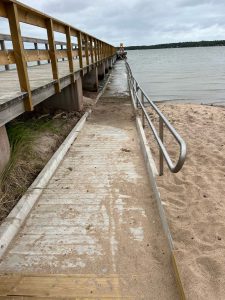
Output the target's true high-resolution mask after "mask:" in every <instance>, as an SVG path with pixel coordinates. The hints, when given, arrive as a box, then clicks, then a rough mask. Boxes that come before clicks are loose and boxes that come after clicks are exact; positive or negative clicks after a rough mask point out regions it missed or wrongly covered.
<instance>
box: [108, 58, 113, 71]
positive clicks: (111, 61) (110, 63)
mask: <svg viewBox="0 0 225 300" xmlns="http://www.w3.org/2000/svg"><path fill="white" fill-rule="evenodd" d="M112 67H113V59H112V58H109V69H112Z"/></svg>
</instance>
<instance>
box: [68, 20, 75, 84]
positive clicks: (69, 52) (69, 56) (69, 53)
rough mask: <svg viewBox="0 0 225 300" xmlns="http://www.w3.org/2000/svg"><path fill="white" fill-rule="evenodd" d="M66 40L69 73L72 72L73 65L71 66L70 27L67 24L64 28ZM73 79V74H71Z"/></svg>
mask: <svg viewBox="0 0 225 300" xmlns="http://www.w3.org/2000/svg"><path fill="white" fill-rule="evenodd" d="M66 41H67V53H68V61H69V68H70V73H72V74H73V73H74V67H73V48H72V43H71V32H70V27H69V26H68V27H67V28H66ZM72 78H73V81H74V76H72Z"/></svg>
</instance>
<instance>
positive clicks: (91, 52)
mask: <svg viewBox="0 0 225 300" xmlns="http://www.w3.org/2000/svg"><path fill="white" fill-rule="evenodd" d="M90 54H91V63H92V64H93V63H94V52H93V39H92V37H90Z"/></svg>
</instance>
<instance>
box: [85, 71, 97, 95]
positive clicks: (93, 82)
mask: <svg viewBox="0 0 225 300" xmlns="http://www.w3.org/2000/svg"><path fill="white" fill-rule="evenodd" d="M82 85H83V90H85V91H89V92H97V91H98V70H97V67H94V69H92V70H91V71H89V72H88V73H87V74H85V75H84V76H83V78H82Z"/></svg>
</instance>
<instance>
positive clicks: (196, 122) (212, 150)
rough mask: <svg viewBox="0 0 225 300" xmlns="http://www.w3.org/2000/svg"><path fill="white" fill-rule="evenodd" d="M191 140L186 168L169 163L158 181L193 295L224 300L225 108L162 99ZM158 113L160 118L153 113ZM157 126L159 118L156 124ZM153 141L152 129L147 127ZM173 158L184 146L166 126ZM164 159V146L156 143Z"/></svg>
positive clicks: (155, 151)
mask: <svg viewBox="0 0 225 300" xmlns="http://www.w3.org/2000/svg"><path fill="white" fill-rule="evenodd" d="M158 106H159V107H160V109H161V110H162V111H163V113H164V114H165V115H166V116H167V117H168V119H169V120H170V121H171V123H172V124H173V125H174V127H175V128H176V129H177V130H178V132H179V133H180V134H181V136H182V137H183V138H184V140H185V141H186V143H187V149H188V154H187V159H186V162H185V165H184V167H183V169H182V171H181V172H180V173H178V174H171V173H170V171H169V170H168V168H167V166H166V165H165V167H164V170H165V171H164V176H162V177H159V178H158V180H157V182H158V186H159V189H160V193H161V198H162V201H163V204H164V208H165V211H166V215H167V218H168V221H169V226H170V229H171V232H172V236H173V239H174V244H175V248H176V249H177V251H176V252H177V253H176V256H177V259H178V263H179V267H180V270H181V277H182V281H183V284H184V289H185V293H186V296H187V299H208V300H214V299H217V300H218V299H221V300H222V299H224V295H225V198H224V195H225V184H224V180H225V138H224V133H225V108H222V107H213V106H205V105H194V104H159V105H158ZM153 118H155V117H154V116H153ZM155 125H157V123H156V124H155ZM146 133H147V136H148V139H149V140H150V141H151V140H152V138H151V134H150V130H148V129H146ZM165 141H166V145H167V147H168V149H169V152H170V154H171V156H172V157H173V158H175V157H176V151H177V150H178V147H174V145H173V143H172V141H173V139H172V138H171V136H170V135H169V134H168V132H167V131H165ZM152 152H153V155H154V157H155V159H156V162H158V148H157V147H155V146H153V148H152Z"/></svg>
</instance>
